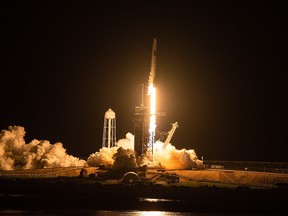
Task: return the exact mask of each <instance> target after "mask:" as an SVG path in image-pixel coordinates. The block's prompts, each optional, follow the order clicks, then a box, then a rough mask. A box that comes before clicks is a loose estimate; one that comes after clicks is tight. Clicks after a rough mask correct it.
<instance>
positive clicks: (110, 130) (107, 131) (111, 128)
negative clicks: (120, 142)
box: [102, 109, 116, 148]
mask: <svg viewBox="0 0 288 216" xmlns="http://www.w3.org/2000/svg"><path fill="white" fill-rule="evenodd" d="M115 144H116V115H115V112H113V110H112V109H108V110H107V111H106V112H105V115H104V127H103V140H102V147H107V148H111V147H114V146H115Z"/></svg>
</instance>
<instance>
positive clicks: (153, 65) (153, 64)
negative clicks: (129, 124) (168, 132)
mask: <svg viewBox="0 0 288 216" xmlns="http://www.w3.org/2000/svg"><path fill="white" fill-rule="evenodd" d="M155 76H156V39H155V38H154V39H153V47H152V61H151V71H150V75H149V81H148V85H149V86H148V95H149V96H150V113H149V114H150V119H149V120H150V122H149V143H148V147H149V148H150V149H151V151H152V152H151V153H152V155H153V145H154V138H155V130H156V87H155Z"/></svg>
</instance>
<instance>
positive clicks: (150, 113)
mask: <svg viewBox="0 0 288 216" xmlns="http://www.w3.org/2000/svg"><path fill="white" fill-rule="evenodd" d="M155 78H156V39H155V38H154V39H153V47H152V60H151V70H150V74H149V80H148V96H149V98H150V100H149V101H150V104H149V107H146V106H144V102H143V101H144V100H143V98H144V85H143V84H142V103H141V105H140V106H136V107H135V118H134V135H135V138H134V150H135V151H136V153H137V155H138V156H141V155H143V154H145V155H146V156H147V157H148V158H149V159H150V160H151V161H153V148H154V142H155V132H156V116H159V115H160V116H165V113H156V87H155Z"/></svg>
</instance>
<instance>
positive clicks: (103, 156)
mask: <svg viewBox="0 0 288 216" xmlns="http://www.w3.org/2000/svg"><path fill="white" fill-rule="evenodd" d="M116 145H117V147H112V148H106V147H103V148H101V149H100V150H99V152H95V153H93V154H91V155H90V156H89V157H88V159H87V163H88V165H89V166H99V165H100V164H102V165H104V166H106V167H112V168H115V169H117V168H136V167H137V166H138V165H139V166H142V165H147V166H148V167H150V168H164V169H192V168H200V167H201V166H202V161H201V160H198V157H197V155H196V153H195V151H194V150H193V149H189V150H186V149H181V150H178V149H176V148H175V146H173V145H172V144H168V145H167V146H166V148H165V149H163V145H164V143H163V142H161V141H157V142H156V143H155V144H154V160H153V162H151V161H150V160H149V159H148V158H150V157H148V156H147V157H145V156H144V157H142V158H140V160H139V158H137V162H138V165H137V163H136V157H135V152H134V136H133V135H132V134H131V133H127V134H126V138H124V139H121V140H119V141H118V142H117V143H116Z"/></svg>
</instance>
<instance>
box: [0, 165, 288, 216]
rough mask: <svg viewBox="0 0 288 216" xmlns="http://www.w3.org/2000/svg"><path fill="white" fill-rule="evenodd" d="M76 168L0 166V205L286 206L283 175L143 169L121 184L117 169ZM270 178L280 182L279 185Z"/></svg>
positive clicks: (266, 209)
mask: <svg viewBox="0 0 288 216" xmlns="http://www.w3.org/2000/svg"><path fill="white" fill-rule="evenodd" d="M81 169H82V168H81V167H70V168H51V169H37V170H24V171H23V170H22V171H19V170H18V171H1V172H0V186H1V192H0V203H1V205H0V210H1V209H35V208H37V209H54V210H55V209H97V210H119V209H125V210H146V211H147V210H154V211H155V210H157V211H185V212H212V213H215V212H225V213H243V212H244V213H249V214H250V213H257V214H258V213H260V214H262V213H265V214H267V213H269V214H271V215H274V213H281V212H287V211H288V206H287V205H286V203H287V201H288V193H287V192H288V189H287V187H285V185H286V186H287V183H288V175H287V174H275V173H274V174H273V173H260V172H258V173H257V172H250V171H232V170H211V169H210V170H169V171H167V170H166V171H165V170H148V171H147V172H146V177H144V176H142V177H141V178H142V180H140V182H138V183H137V184H122V183H121V181H120V178H118V179H117V178H115V176H118V177H119V176H121V175H122V173H119V172H116V174H115V173H114V172H111V173H109V171H108V170H99V169H98V168H95V167H89V168H85V170H86V171H85V175H84V176H83V177H82V178H81V177H79V175H80V172H81ZM82 172H83V170H82ZM93 173H96V174H97V177H96V175H93ZM89 174H90V175H89ZM91 174H92V175H91ZM140 174H141V172H139V176H140ZM142 174H143V173H142ZM93 176H94V177H93ZM122 176H123V175H122ZM167 176H168V177H167ZM169 176H170V177H171V176H173V177H175V176H176V177H175V178H176V179H177V178H179V183H173V182H172V183H171V182H170V183H169V180H171V178H170V177H169ZM175 178H172V179H175ZM244 183H245V184H244ZM275 183H286V184H283V185H284V187H282V188H279V187H274V186H275V185H274V184H275ZM243 185H247V186H249V187H247V186H243ZM259 188H261V189H259Z"/></svg>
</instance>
